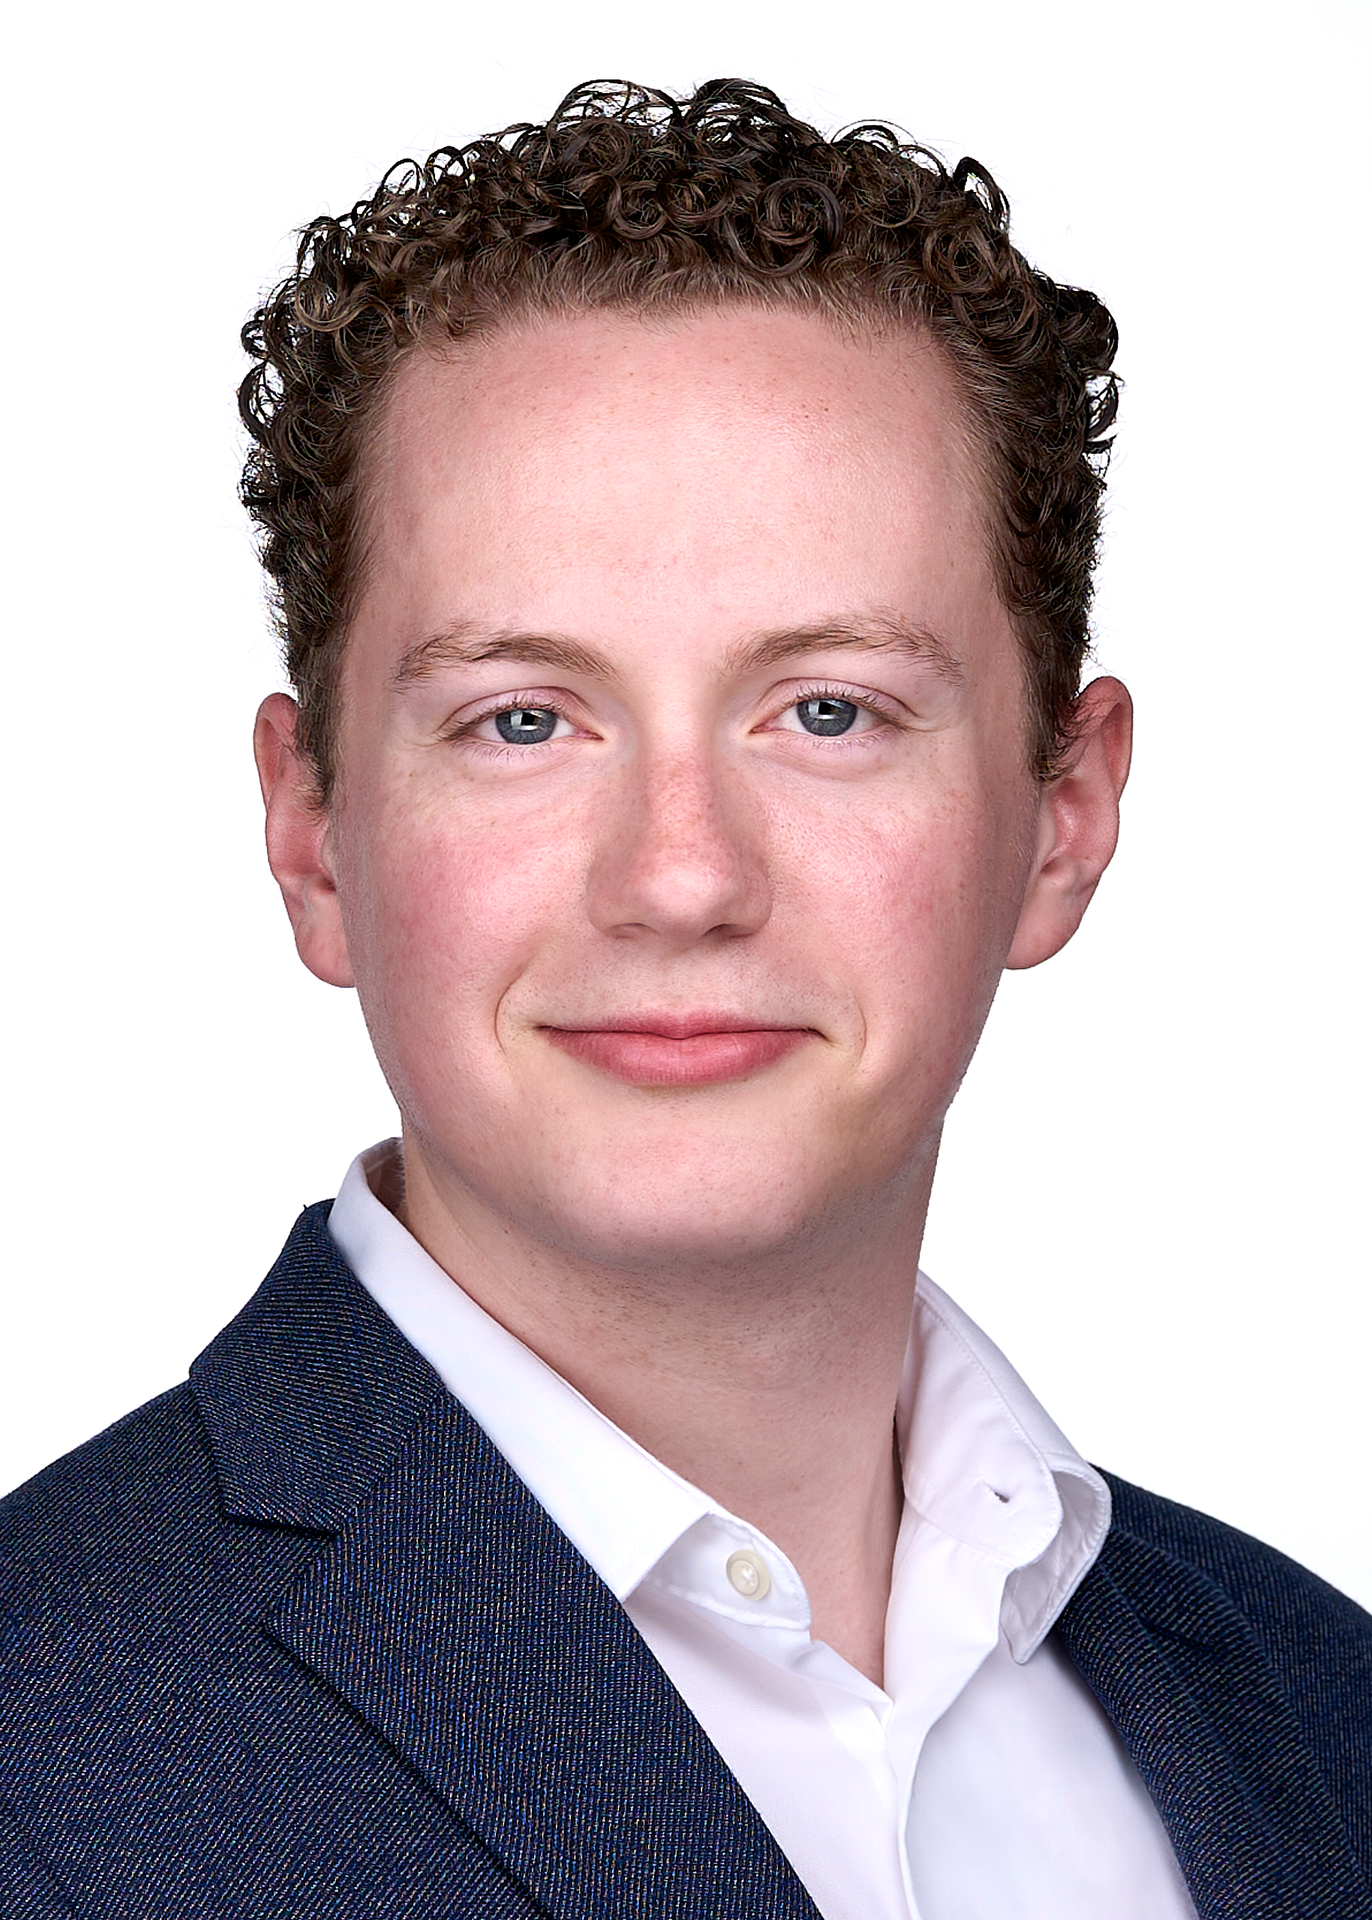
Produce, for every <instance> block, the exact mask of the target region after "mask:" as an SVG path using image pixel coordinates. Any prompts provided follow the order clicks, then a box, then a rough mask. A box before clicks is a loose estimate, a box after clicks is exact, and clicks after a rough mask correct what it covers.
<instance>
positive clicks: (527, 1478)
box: [329, 1140, 1110, 1661]
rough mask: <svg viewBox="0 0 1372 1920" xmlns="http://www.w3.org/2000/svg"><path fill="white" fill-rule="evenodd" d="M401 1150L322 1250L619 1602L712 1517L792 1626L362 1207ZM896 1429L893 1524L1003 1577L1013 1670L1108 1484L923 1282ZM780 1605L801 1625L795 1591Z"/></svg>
mask: <svg viewBox="0 0 1372 1920" xmlns="http://www.w3.org/2000/svg"><path fill="white" fill-rule="evenodd" d="M397 1151H398V1142H396V1141H393V1140H388V1141H382V1142H381V1143H380V1144H379V1145H378V1146H375V1147H372V1148H370V1149H369V1150H368V1151H367V1152H366V1153H363V1154H359V1155H358V1157H357V1159H356V1160H354V1162H353V1164H352V1166H351V1167H350V1168H349V1169H348V1172H347V1175H346V1177H345V1179H344V1181H343V1185H342V1187H341V1189H340V1190H339V1194H338V1198H337V1200H336V1201H335V1202H334V1206H333V1211H332V1214H331V1216H330V1220H329V1230H330V1233H331V1234H332V1236H333V1240H334V1243H335V1245H336V1246H337V1247H338V1249H339V1251H340V1252H341V1253H342V1255H343V1257H344V1258H345V1259H346V1260H347V1262H348V1264H349V1266H350V1267H351V1268H352V1269H353V1271H354V1273H355V1274H356V1275H357V1277H358V1279H359V1280H360V1281H361V1282H362V1285H363V1286H364V1287H366V1289H367V1291H368V1292H369V1293H370V1294H371V1296H372V1298H373V1299H374V1300H375V1301H376V1302H377V1304H378V1306H380V1307H381V1308H382V1309H383V1311H384V1312H385V1313H387V1314H388V1315H389V1316H390V1318H391V1320H392V1321H393V1322H394V1323H395V1325H396V1326H397V1327H398V1328H399V1329H400V1331H401V1333H403V1334H404V1336H405V1337H406V1339H407V1340H408V1341H409V1342H410V1344H411V1345H412V1346H413V1347H415V1348H416V1349H417V1351H418V1352H419V1353H421V1354H422V1355H423V1357H424V1358H425V1359H426V1360H427V1361H428V1362H429V1364H430V1366H432V1367H433V1368H434V1370H435V1372H436V1373H437V1374H438V1375H439V1376H440V1378H441V1379H442V1380H443V1382H444V1384H445V1385H446V1386H447V1387H448V1389H449V1390H450V1391H451V1392H452V1393H453V1394H454V1395H455V1396H456V1398H457V1399H459V1400H460V1401H461V1402H462V1404H463V1405H464V1406H465V1407H466V1408H467V1410H468V1412H469V1413H470V1414H471V1415H472V1417H473V1418H474V1419H475V1420H476V1421H477V1423H478V1425H479V1426H481V1427H482V1428H483V1429H484V1430H485V1432H486V1433H487V1435H488V1436H489V1437H490V1439H491V1440H492V1441H493V1442H494V1444H495V1445H496V1447H497V1448H499V1450H500V1452H501V1453H502V1454H503V1455H504V1456H505V1458H506V1460H508V1462H509V1464H510V1466H511V1467H512V1468H513V1469H514V1471H515V1473H517V1474H518V1476H519V1478H520V1479H521V1480H523V1482H524V1483H525V1485H526V1486H527V1487H528V1488H529V1490H530V1492H531V1493H532V1494H533V1495H534V1497H535V1498H536V1499H537V1500H538V1501H539V1502H540V1504H541V1505H542V1506H543V1507H544V1508H545V1509H546V1510H547V1512H548V1513H549V1514H550V1515H551V1516H552V1518H553V1520H554V1521H555V1522H556V1523H557V1525H558V1526H559V1527H561V1529H562V1531H563V1532H564V1533H565V1534H566V1535H567V1537H568V1538H569V1539H570V1540H571V1542H572V1544H573V1545H574V1546H575V1547H576V1548H577V1549H578V1551H579V1552H580V1553H581V1554H582V1556H583V1557H584V1558H585V1559H586V1560H587V1561H588V1562H589V1563H590V1565H591V1566H592V1567H593V1568H594V1569H595V1571H596V1573H597V1574H599V1576H600V1578H601V1579H602V1580H603V1581H604V1582H605V1584H606V1586H608V1587H609V1589H610V1591H611V1592H612V1593H613V1594H614V1595H615V1597H616V1599H618V1600H620V1601H621V1602H622V1601H624V1600H626V1599H627V1598H628V1597H629V1595H630V1594H631V1593H633V1591H634V1590H635V1588H636V1587H638V1586H639V1585H640V1583H641V1582H642V1581H643V1580H644V1579H645V1578H646V1577H647V1576H648V1575H649V1574H656V1576H657V1577H658V1579H659V1580H661V1579H662V1578H663V1577H664V1576H666V1577H668V1578H669V1579H670V1584H671V1585H672V1586H673V1587H675V1586H676V1584H677V1583H676V1579H674V1578H671V1575H672V1574H674V1573H675V1572H676V1570H677V1563H678V1562H680V1561H681V1560H682V1557H683V1553H685V1554H687V1555H689V1553H690V1542H689V1541H685V1539H684V1537H685V1536H686V1535H687V1534H688V1533H689V1532H690V1531H691V1530H692V1529H695V1530H696V1537H698V1536H699V1531H700V1529H699V1526H698V1523H699V1522H700V1521H702V1520H704V1519H706V1518H707V1517H708V1518H711V1519H713V1520H714V1521H716V1522H719V1523H721V1524H722V1525H723V1527H724V1528H725V1530H726V1531H727V1532H729V1533H730V1534H732V1535H733V1536H734V1537H735V1538H737V1539H738V1540H739V1541H740V1542H743V1543H747V1542H749V1541H760V1542H761V1543H762V1545H763V1546H764V1547H765V1549H766V1550H767V1553H768V1555H769V1559H770V1560H771V1563H772V1564H773V1565H774V1566H777V1567H779V1568H781V1569H783V1570H784V1573H783V1579H782V1580H781V1581H780V1582H779V1590H778V1591H777V1593H776V1595H775V1597H774V1600H773V1606H772V1607H767V1608H764V1609H760V1610H759V1611H760V1612H764V1613H771V1612H772V1611H773V1607H775V1608H776V1609H777V1610H778V1611H781V1610H783V1609H784V1610H785V1611H786V1612H787V1613H788V1614H789V1613H791V1612H792V1611H793V1597H792V1596H791V1595H790V1594H789V1593H787V1592H786V1588H787V1587H788V1586H789V1584H790V1579H789V1578H787V1577H785V1576H786V1575H790V1576H791V1577H794V1570H793V1569H790V1566H789V1562H787V1561H786V1560H785V1557H784V1556H783V1555H781V1554H780V1553H779V1552H778V1550H777V1549H776V1548H775V1547H773V1546H772V1545H771V1543H770V1542H766V1541H762V1536H760V1535H758V1534H757V1533H756V1531H755V1530H754V1529H753V1528H751V1527H749V1526H748V1524H747V1523H746V1522H745V1521H742V1520H739V1519H738V1518H737V1517H736V1516H735V1515H733V1514H730V1513H728V1512H726V1510H725V1509H723V1508H722V1507H720V1506H718V1505H717V1504H716V1503H715V1502H714V1501H712V1500H711V1499H710V1498H709V1496H708V1495H707V1494H705V1493H702V1492H701V1491H700V1489H699V1488H698V1487H693V1486H691V1485H690V1483H689V1482H688V1481H685V1480H683V1479H682V1478H681V1477H680V1475H678V1474H676V1473H673V1472H672V1470H671V1468H670V1467H667V1466H664V1465H663V1463H662V1462H661V1461H659V1460H656V1459H654V1457H653V1456H652V1455H651V1454H650V1453H648V1452H647V1451H646V1450H645V1449H644V1448H642V1447H640V1446H639V1445H638V1443H637V1442H636V1441H635V1440H633V1439H631V1438H630V1436H629V1435H628V1434H626V1433H624V1432H622V1431H621V1430H620V1428H618V1427H616V1426H615V1425H614V1423H613V1422H612V1421H610V1420H607V1419H606V1417H605V1416H604V1414H602V1413H600V1412H599V1411H598V1410H597V1409H596V1408H595V1407H593V1406H592V1405H591V1403H590V1402H589V1401H588V1400H587V1399H585V1398H584V1396H583V1395H581V1394H580V1393H578V1392H577V1391H576V1389H575V1388H574V1387H573V1386H571V1385H570V1384H569V1383H568V1382H567V1381H566V1380H564V1379H563V1378H562V1376H561V1375H560V1374H557V1373H555V1372H554V1371H553V1370H552V1368H551V1367H549V1366H547V1365H545V1363H544V1362H543V1361H542V1360H540V1359H539V1358H538V1356H537V1354H535V1353H533V1352H532V1351H531V1350H530V1349H529V1348H528V1347H526V1346H525V1345H524V1344H523V1342H522V1341H520V1340H518V1339H516V1338H515V1336H514V1335H513V1334H512V1333H510V1332H509V1331H508V1330H507V1329H506V1328H505V1327H502V1326H501V1325H500V1323H499V1322H498V1321H497V1320H495V1319H493V1318H492V1317H491V1315H490V1314H488V1313H487V1312H485V1310H484V1309H483V1308H481V1307H479V1306H478V1305H477V1304H476V1302H475V1301H474V1300H472V1299H471V1298H470V1297H469V1296H468V1295H467V1294H465V1293H464V1292H463V1291H462V1289H461V1287H460V1286H458V1285H456V1284H455V1283H454V1282H453V1281H452V1280H451V1279H450V1278H449V1276H448V1275H447V1274H446V1273H445V1272H444V1271H443V1269H442V1268H441V1267H439V1266H438V1265H437V1263H436V1262H435V1261H433V1260H432V1259H431V1258H430V1257H429V1255H428V1254H427V1253H426V1252H425V1251H424V1249H423V1248H422V1247H421V1246H420V1245H419V1242H418V1241H417V1240H416V1239H415V1238H414V1237H413V1235H412V1234H410V1233H409V1232H407V1231H406V1229H405V1228H404V1227H403V1226H402V1225H401V1224H400V1222H399V1221H398V1220H397V1219H396V1218H395V1217H394V1215H393V1214H391V1213H390V1212H389V1211H388V1210H387V1208H386V1207H385V1206H383V1205H382V1203H381V1202H380V1201H379V1200H378V1199H377V1198H376V1196H375V1194H374V1192H373V1190H372V1181H373V1180H377V1179H379V1177H380V1175H381V1174H382V1172H383V1171H384V1170H385V1168H386V1167H387V1164H388V1162H390V1161H391V1160H392V1157H393V1156H394V1155H395V1153H396V1152H397ZM896 1419H897V1430H898V1434H899V1438H900V1443H901V1459H902V1468H903V1472H904V1478H905V1493H906V1506H907V1523H908V1522H909V1521H911V1520H913V1521H914V1522H915V1525H916V1526H917V1527H926V1528H927V1527H934V1528H937V1529H939V1530H940V1531H941V1532H942V1533H944V1534H946V1535H948V1536H949V1537H950V1538H951V1539H953V1540H956V1541H958V1542H959V1543H961V1544H962V1545H964V1546H967V1547H970V1548H972V1549H973V1550H975V1551H976V1552H978V1553H980V1554H983V1555H985V1556H986V1557H987V1559H989V1560H990V1561H993V1562H995V1563H996V1564H998V1565H999V1566H1001V1567H1003V1568H1004V1572H1005V1586H1004V1595H1003V1599H1002V1603H1001V1625H1002V1627H1003V1629H1004V1631H1005V1634H1006V1638H1007V1640H1008V1642H1009V1645H1010V1649H1011V1652H1012V1653H1013V1655H1014V1657H1015V1659H1016V1660H1018V1661H1024V1660H1027V1659H1028V1658H1029V1656H1030V1654H1031V1653H1032V1652H1033V1651H1034V1649H1035V1648H1036V1647H1037V1646H1038V1645H1039V1644H1040V1642H1041V1641H1042V1640H1043V1638H1044V1635H1045V1634H1046V1633H1047V1632H1048V1630H1049V1629H1050V1627H1051V1626H1052V1625H1053V1622H1054V1621H1055V1620H1056V1618H1057V1616H1058V1614H1059V1613H1060V1612H1061V1611H1062V1609H1063V1607H1065V1606H1066V1604H1067V1602H1068V1600H1069V1599H1070V1598H1071V1596H1072V1594H1073V1592H1074V1591H1075V1590H1076V1588H1077V1586H1078V1585H1079V1584H1080V1582H1081V1580H1082V1579H1083V1578H1084V1577H1085V1575H1086V1573H1087V1572H1088V1570H1089V1569H1090V1566H1091V1564H1092V1562H1093V1561H1094V1559H1095V1557H1096V1555H1097V1554H1098V1553H1099V1551H1100V1548H1101V1544H1102V1542H1103V1541H1104V1538H1105V1533H1106V1529H1107V1527H1108V1526H1109V1522H1110V1496H1109V1491H1108V1489H1107V1487H1106V1485H1105V1482H1104V1481H1103V1480H1102V1479H1101V1477H1100V1475H1099V1474H1098V1473H1096V1472H1095V1471H1094V1469H1093V1468H1091V1467H1089V1466H1088V1465H1087V1463H1086V1462H1085V1461H1084V1460H1083V1459H1082V1457H1081V1456H1080V1454H1078V1453H1077V1452H1076V1451H1075V1449H1074V1448H1073V1447H1072V1446H1071V1445H1070V1443H1069V1442H1068V1441H1067V1439H1066V1438H1065V1437H1064V1435H1063V1434H1062V1433H1061V1431H1060V1430H1059V1429H1058V1427H1057V1426H1056V1425H1055V1424H1054V1422H1053V1421H1052V1420H1051V1419H1050V1418H1049V1416H1048V1414H1047V1413H1046V1412H1045V1411H1044V1409H1043V1408H1042V1407H1041V1406H1040V1405H1039V1403H1038V1401H1037V1400H1036V1399H1035V1398H1034V1396H1033V1394H1031V1393H1030V1391H1029V1389H1028V1387H1027V1386H1026V1385H1025V1384H1024V1382H1023V1381H1022V1380H1021V1379H1020V1377H1019V1375H1018V1374H1017V1373H1016V1372H1015V1370H1014V1368H1013V1367H1012V1366H1011V1365H1010V1363H1009V1361H1008V1360H1006V1358H1005V1356H1004V1355H1003V1354H1002V1353H1001V1352H1000V1351H999V1349H998V1348H997V1347H996V1346H995V1345H994V1344H993V1343H992V1341H990V1340H989V1339H988V1338H987V1337H986V1335H985V1334H984V1333H982V1331H981V1329H980V1328H979V1327H977V1326H976V1325H975V1324H974V1323H973V1322H972V1321H971V1320H970V1319H969V1318H968V1317H967V1315H966V1314H964V1313H963V1312H962V1311H961V1309H960V1308H958V1307H957V1306H955V1305H954V1303H953V1302H952V1301H951V1300H950V1299H949V1298H948V1296H947V1295H946V1294H944V1293H943V1292H942V1291H941V1290H940V1289H939V1288H938V1287H936V1286H935V1285H934V1284H933V1282H932V1281H930V1280H928V1279H927V1278H926V1277H925V1276H924V1275H923V1274H921V1275H920V1279H919V1288H918V1293H917V1296H916V1307H915V1315H914V1320H913V1323H912V1327H911V1335H910V1343H909V1348H908V1350H907V1355H906V1365H905V1372H904V1377H903V1380H902V1384H901V1390H900V1398H899V1403H898V1406H897V1416H896ZM909 1531H910V1529H909V1527H908V1525H907V1529H906V1530H905V1532H906V1533H908V1532H909ZM903 1538H904V1534H903ZM678 1543H682V1545H680V1546H679V1544H678ZM674 1550H676V1551H674ZM668 1556H670V1558H669V1557H668ZM659 1563H664V1564H663V1565H661V1566H660V1565H659ZM796 1584H797V1585H798V1584H799V1583H798V1580H797V1582H796ZM794 1604H798V1605H799V1606H800V1607H802V1608H804V1600H803V1589H801V1591H800V1599H799V1601H798V1602H796V1603H794ZM745 1611H749V1610H745ZM805 1611H806V1613H807V1615H808V1609H805ZM755 1617H756V1616H755ZM759 1624H761V1620H760V1619H759Z"/></svg>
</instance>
